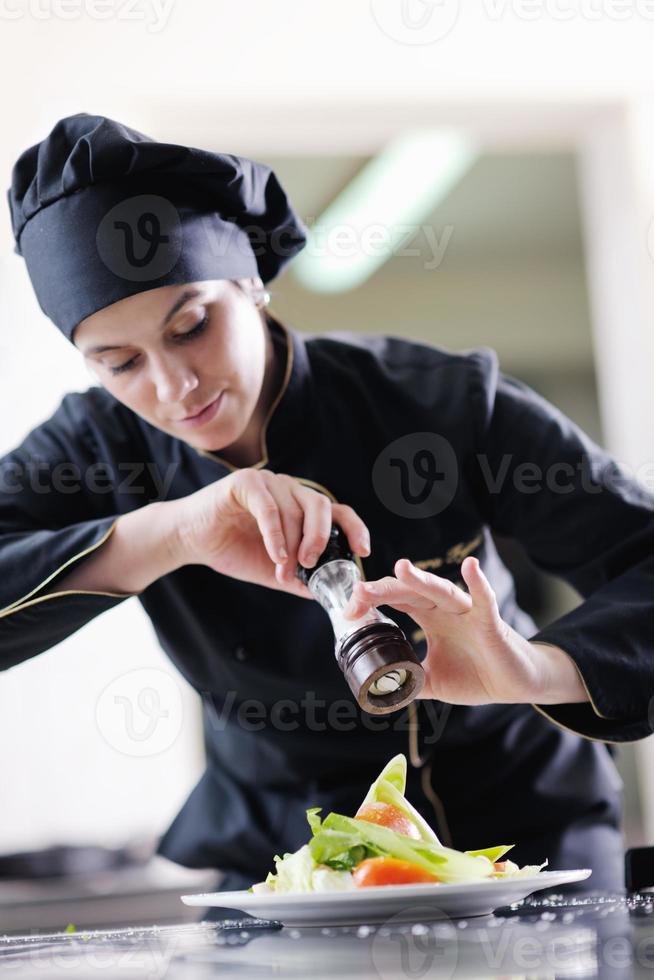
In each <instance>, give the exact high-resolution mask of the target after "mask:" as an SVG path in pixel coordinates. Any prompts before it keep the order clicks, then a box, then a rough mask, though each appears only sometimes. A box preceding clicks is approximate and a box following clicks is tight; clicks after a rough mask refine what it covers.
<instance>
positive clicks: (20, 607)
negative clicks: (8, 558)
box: [0, 589, 138, 619]
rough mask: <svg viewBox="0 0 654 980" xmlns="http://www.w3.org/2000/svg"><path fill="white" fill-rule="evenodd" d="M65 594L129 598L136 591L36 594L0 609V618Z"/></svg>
mask: <svg viewBox="0 0 654 980" xmlns="http://www.w3.org/2000/svg"><path fill="white" fill-rule="evenodd" d="M67 595H101V596H107V597H108V598H112V599H131V597H132V596H135V595H138V592H93V591H91V590H85V589H70V590H65V591H64V592H48V594H47V595H42V596H38V597H37V598H36V599H30V600H29V602H21V603H19V604H18V605H17V606H16V605H14V606H9V608H8V609H2V610H0V619H6V618H7V617H8V616H13V615H14V613H19V612H23V610H24V609H29V608H30V607H31V606H38V604H39V603H40V602H47V601H48V599H61V597H62V596H67Z"/></svg>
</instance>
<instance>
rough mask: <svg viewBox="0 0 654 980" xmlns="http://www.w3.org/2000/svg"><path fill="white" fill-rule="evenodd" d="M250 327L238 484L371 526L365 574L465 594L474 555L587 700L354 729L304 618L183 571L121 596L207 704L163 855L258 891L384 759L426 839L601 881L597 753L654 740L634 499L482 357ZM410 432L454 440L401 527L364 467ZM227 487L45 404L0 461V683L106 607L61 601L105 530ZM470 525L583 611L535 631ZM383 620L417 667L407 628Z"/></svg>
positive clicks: (197, 463) (614, 816) (101, 395)
mask: <svg viewBox="0 0 654 980" xmlns="http://www.w3.org/2000/svg"><path fill="white" fill-rule="evenodd" d="M269 323H270V325H271V329H272V330H273V331H275V332H276V333H278V334H279V336H280V338H281V342H282V344H284V343H285V345H286V352H287V353H286V357H287V362H286V374H285V377H284V381H283V385H282V388H281V389H280V392H279V394H278V398H277V400H276V402H275V403H274V404H273V407H272V410H271V413H270V414H269V418H268V421H267V425H266V429H265V433H264V435H265V450H266V454H265V457H264V458H263V459H261V460H260V461H259V462H258V463H257V464H256V465H257V467H259V468H264V467H265V468H269V469H270V470H272V471H274V472H281V473H288V474H291V475H292V476H294V477H296V478H297V479H299V480H301V481H302V482H303V483H305V484H307V485H308V486H311V487H314V488H315V489H318V490H320V491H322V492H324V493H327V494H329V495H330V496H331V497H332V498H333V499H335V500H337V501H340V502H344V503H347V504H349V505H350V506H352V507H353V508H354V510H355V511H356V512H357V513H358V514H359V515H360V516H361V518H362V519H363V520H364V521H365V523H366V524H367V526H368V527H369V529H370V532H371V538H372V554H371V555H370V557H368V558H364V559H362V560H361V563H360V564H361V568H362V570H363V573H364V575H365V577H366V578H367V579H376V578H379V577H381V576H384V575H389V574H393V566H394V563H395V561H396V560H397V559H398V558H401V557H408V558H410V559H411V560H412V561H413V562H415V563H417V564H419V565H421V567H423V568H426V569H428V570H431V571H433V572H435V573H436V574H438V575H442V576H445V577H448V578H451V579H452V581H455V582H459V583H461V577H460V565H461V562H462V561H463V558H464V557H466V555H468V554H474V555H476V556H477V558H478V559H479V561H480V562H481V565H482V568H483V570H484V572H485V574H486V576H487V577H488V579H489V581H490V583H491V585H492V586H493V588H494V590H495V592H496V595H497V598H498V604H499V609H500V613H501V615H502V617H503V618H504V620H505V621H506V622H508V623H509V624H511V625H512V626H513V627H514V628H515V629H516V630H517V631H518V632H520V633H521V634H522V635H524V636H526V637H529V638H531V639H533V640H539V641H542V642H548V643H553V644H556V645H557V646H560V647H561V648H563V649H564V650H565V651H567V652H568V653H569V654H570V655H571V656H572V658H573V659H574V661H575V663H576V664H577V666H578V667H579V669H580V672H581V674H582V677H583V679H584V682H585V685H586V687H587V689H588V692H589V695H590V699H591V700H590V702H588V703H582V704H567V705H566V704H558V705H545V706H539V705H528V704H524V705H523V704H517V705H513V704H508V705H506V704H501V705H486V706H479V707H462V706H451V705H447V704H443V703H440V702H437V701H420V702H416V703H415V704H414V705H413V706H411V707H410V708H408V709H405V710H402V711H399V712H395V713H394V714H391V715H387V716H384V717H378V716H377V717H373V716H370V715H367V714H365V713H363V712H361V711H360V710H359V709H358V707H357V706H356V703H355V701H354V699H353V697H352V696H351V694H350V691H349V689H348V687H347V685H346V683H345V680H344V678H343V676H342V674H341V673H340V671H339V669H338V667H337V665H336V663H335V660H334V650H333V646H334V637H333V633H332V628H331V624H330V622H329V619H328V617H327V614H326V613H325V612H324V611H323V610H322V608H321V607H320V606H319V605H318V603H316V602H314V601H312V600H307V599H302V598H299V597H295V596H291V595H288V594H285V593H282V592H280V591H276V590H274V589H266V588H263V587H261V586H258V585H252V584H249V583H245V582H242V581H239V580H236V579H232V578H229V577H226V576H222V575H220V574H218V573H216V572H214V571H212V570H211V569H209V568H208V567H205V566H200V565H189V566H186V567H184V568H181V569H179V570H178V571H175V572H173V573H171V574H169V575H165V576H163V577H162V578H160V579H159V580H158V581H156V582H154V583H153V584H152V585H150V586H149V587H148V588H147V589H145V590H144V591H143V592H142V593H141V594H139V596H138V598H139V600H140V602H141V603H142V605H143V608H144V609H145V611H146V612H147V614H148V615H149V617H150V619H151V621H152V623H153V626H154V628H155V630H156V634H157V636H158V639H159V641H160V643H161V645H162V647H163V649H164V650H165V651H166V653H167V654H168V656H169V657H170V659H171V660H172V661H173V663H174V664H175V665H176V667H177V668H178V669H179V670H180V671H181V673H182V674H183V676H184V677H185V678H186V679H187V681H188V682H189V683H190V684H191V685H192V686H193V687H194V688H195V689H196V690H197V691H199V692H200V693H201V695H202V705H203V717H204V735H205V743H206V756H207V765H206V771H205V773H204V775H203V776H202V778H201V780H200V781H199V783H198V785H197V786H196V787H195V789H194V790H193V792H192V793H191V795H190V797H189V799H188V801H187V802H186V804H185V805H184V807H183V809H182V810H181V812H180V813H179V815H178V816H177V818H176V819H175V820H174V822H173V824H172V826H171V827H170V828H169V829H168V831H167V832H166V833H165V835H164V836H163V838H162V840H161V842H160V846H159V851H160V853H161V854H163V855H165V856H167V857H168V858H171V859H172V860H174V861H177V862H179V863H180V864H183V865H187V866H191V867H216V868H221V869H223V870H225V871H226V872H227V876H226V878H225V882H224V887H246V886H248V885H249V884H250V883H251V882H252V881H254V880H258V879H261V878H263V877H265V875H266V873H267V872H268V870H270V868H271V859H272V856H273V855H274V854H281V853H283V852H284V851H292V850H295V849H296V848H298V847H299V846H300V845H301V844H302V843H304V842H305V841H306V839H307V835H308V827H307V824H306V819H305V809H306V808H307V807H309V806H322V807H323V808H324V810H323V812H328V811H329V810H331V809H334V810H337V811H340V812H342V813H346V814H347V813H349V814H351V813H353V812H355V810H356V808H357V807H358V805H359V803H360V801H361V799H362V796H363V794H364V793H365V791H366V789H367V787H368V785H369V783H370V782H371V780H372V779H373V778H374V776H375V775H376V773H377V772H378V770H380V769H381V768H382V766H383V765H384V764H385V763H386V761H387V760H388V759H389V758H390V757H391V756H392V755H393V754H394V753H396V752H405V753H406V754H407V755H408V757H409V759H410V762H411V765H410V767H409V777H408V786H407V793H408V797H409V798H410V799H411V800H412V801H413V802H414V803H415V804H416V806H417V807H418V808H419V809H420V811H421V812H422V813H423V814H424V816H425V817H426V818H427V819H428V820H429V821H430V822H431V823H432V824H433V826H434V828H435V829H436V831H437V833H438V834H439V836H440V837H441V839H442V840H443V842H444V843H447V844H450V845H452V846H454V847H457V848H461V849H467V848H476V847H483V846H486V845H491V844H498V843H499V844H501V843H515V844H516V847H515V849H514V851H513V852H512V857H514V858H515V860H516V861H518V862H520V863H523V862H535V861H538V862H540V861H543V860H544V859H545V858H549V861H550V865H549V866H550V867H551V868H565V867H591V868H593V869H594V874H593V876H592V879H590V881H592V883H593V886H594V887H621V886H622V856H621V838H620V833H619V830H618V826H619V821H620V814H621V782H620V779H619V776H618V774H617V771H616V769H615V767H614V764H613V761H612V759H611V747H610V743H615V742H621V741H628V740H633V739H638V738H642V737H644V736H646V735H648V734H650V731H651V727H650V720H651V719H650V709H651V704H650V700H651V697H652V694H653V693H654V656H653V653H654V640H653V638H652V628H653V626H654V498H653V497H652V496H651V495H649V494H647V493H646V492H645V491H644V490H643V489H641V488H640V487H639V485H637V483H636V482H635V481H634V480H632V479H631V478H630V477H629V476H628V475H627V474H626V473H624V472H623V471H622V470H621V469H620V468H619V467H618V466H617V464H616V463H615V462H614V461H613V460H612V459H611V457H609V456H608V455H607V454H606V453H605V452H604V451H603V450H602V449H601V448H600V447H599V446H597V445H596V444H595V443H594V442H592V441H591V440H590V439H589V438H588V437H587V436H586V435H585V434H584V433H583V432H582V431H581V430H580V429H579V428H578V427H576V426H575V425H574V424H573V423H572V422H571V421H570V420H569V419H568V418H566V417H565V416H564V415H563V414H562V413H561V412H559V411H558V410H557V409H556V408H555V407H554V406H552V405H551V404H549V403H548V402H547V401H546V400H544V399H543V398H542V397H540V396H539V395H538V394H537V393H536V392H534V391H533V390H531V389H530V388H529V387H527V386H526V385H524V384H523V383H521V382H520V381H518V380H516V379H514V378H512V377H510V376H508V375H505V374H503V373H502V372H501V371H500V370H499V366H498V359H497V355H496V354H495V352H494V351H493V350H492V349H490V348H487V347H480V348H477V349H473V350H468V351H464V352H453V351H450V350H447V349H444V348H441V347H438V346H432V345H428V344H420V343H416V342H412V341H409V340H406V339H401V338H398V337H393V336H386V337H368V336H359V335H355V334H347V333H341V332H335V333H331V334H328V335H322V336H309V335H303V334H300V333H299V332H297V331H295V330H293V329H290V328H288V327H285V326H283V325H282V324H281V323H280V322H279V321H277V320H276V318H274V317H272V316H270V318H269ZM415 433H427V434H428V436H427V437H425V436H421V437H418V442H420V439H423V440H424V438H432V437H433V435H434V434H436V436H437V437H438V438H439V439H440V440H444V442H441V443H440V445H447V446H449V447H450V449H449V450H447V451H446V452H445V456H447V454H448V452H449V458H448V460H446V462H447V465H448V466H449V471H450V475H451V472H452V466H454V468H455V474H456V479H455V481H454V483H453V484H452V485H451V486H450V491H451V493H450V495H451V498H452V499H451V500H450V501H449V502H448V503H447V506H444V507H443V509H442V510H441V511H440V512H439V513H433V510H434V508H433V507H432V508H431V511H430V510H429V507H428V508H427V511H426V512H425V513H424V516H419V515H420V513H421V512H420V511H415V510H411V507H413V503H414V501H418V503H416V506H417V507H419V506H420V503H419V500H420V494H419V492H418V490H419V487H418V490H416V487H417V485H416V483H415V480H414V483H413V484H411V486H410V487H409V484H407V487H408V488H409V489H408V491H407V495H406V498H405V502H406V503H407V506H399V507H398V506H396V505H395V504H394V503H393V501H392V500H391V501H390V504H389V498H388V493H387V489H388V488H386V489H384V485H383V480H382V482H381V483H380V480H379V478H378V477H377V476H376V475H375V474H377V473H378V472H379V470H378V468H377V469H375V466H376V464H377V467H379V459H380V458H383V454H384V453H388V447H389V446H396V447H399V448H398V449H397V453H396V455H397V456H398V458H401V457H402V452H403V448H402V447H403V446H404V447H405V448H406V446H411V445H412V444H413V443H412V440H413V441H415V437H414V434H415ZM396 440H400V442H399V443H397V442H396ZM398 454H399V455H398ZM405 455H406V454H405ZM413 464H414V465H415V468H416V470H417V471H418V472H421V471H420V466H422V467H423V470H424V467H425V465H426V464H425V460H424V459H422V460H418V459H417V456H416V454H415V453H414V454H413V456H411V453H409V457H408V459H405V461H404V463H402V462H400V463H397V462H396V463H395V464H393V465H395V466H396V467H397V470H398V477H399V475H400V472H399V471H400V470H402V469H404V470H405V476H406V470H407V466H408V467H410V466H411V465H413ZM535 468H536V469H535ZM538 468H540V470H538ZM233 469H234V467H233V466H231V465H230V464H228V463H227V462H226V461H225V460H222V459H221V457H220V455H219V454H218V453H210V452H203V451H200V450H197V449H194V448H193V447H192V446H190V445H188V444H187V443H185V442H183V441H181V440H180V439H177V438H175V437H173V436H171V435H169V434H167V433H165V432H162V431H160V430H158V429H157V428H155V427H153V426H151V425H150V424H148V423H147V422H145V421H143V420H142V419H141V418H139V417H138V416H137V415H136V414H134V413H133V412H132V411H130V410H129V409H128V408H126V407H124V406H123V405H122V404H121V403H120V402H118V401H117V400H115V399H114V398H113V397H112V396H111V395H110V394H108V393H107V392H106V391H104V390H103V389H100V388H91V389H90V390H89V391H86V392H82V393H72V394H68V395H66V397H65V398H64V399H63V401H62V402H61V405H60V407H59V408H58V409H57V410H56V412H55V413H54V415H53V416H52V417H51V418H50V419H48V420H47V421H46V422H44V423H43V424H41V425H39V426H38V427H37V428H35V429H34V430H33V431H32V432H31V433H30V434H29V435H28V436H27V438H26V439H25V440H24V441H23V443H22V444H21V445H20V446H19V447H18V448H16V449H15V450H14V451H13V452H11V453H9V454H8V455H7V456H5V457H4V458H3V459H2V460H1V461H0V610H1V611H0V666H1V667H2V668H8V667H11V666H13V665H15V664H19V663H20V662H21V661H24V660H26V659H28V658H29V657H33V656H35V655H37V654H39V653H40V652H42V651H44V650H47V649H48V648H50V647H52V646H54V645H55V644H56V643H58V642H59V641H61V640H63V639H64V638H65V637H67V636H69V635H70V634H71V633H73V632H74V631H75V630H77V629H79V628H80V627H81V626H83V625H84V624H85V623H87V622H88V621H89V620H91V619H92V618H93V617H94V616H97V615H99V614H101V613H103V612H105V611H107V610H109V609H111V608H112V607H114V606H117V605H118V604H119V603H120V602H123V601H124V599H125V597H126V596H125V595H122V594H111V593H98V592H94V593H90V592H83V591H79V590H77V591H59V592H58V591H57V589H56V585H57V580H58V578H60V577H63V576H64V575H65V574H66V571H67V570H68V569H70V568H71V566H72V565H73V563H75V562H78V561H83V560H84V558H85V556H87V555H89V554H91V553H92V552H93V551H94V550H95V549H96V548H98V547H100V546H101V545H102V543H103V542H104V541H105V540H106V539H107V537H108V535H109V534H110V533H111V531H112V528H113V526H114V523H115V521H116V519H117V517H118V516H119V515H120V514H124V513H127V512H129V511H131V510H134V509H135V508H137V507H140V506H142V505H144V504H146V503H148V502H150V501H153V500H157V499H172V498H177V497H182V496H185V495H187V494H190V493H192V492H193V491H195V490H197V489H198V488H200V487H202V486H205V485H206V484H208V483H211V482H213V481H214V480H219V479H221V478H222V477H224V476H226V475H227V474H228V473H229V472H230V471H232V470H233ZM538 472H540V473H541V480H540V482H539V481H538V479H537V478H536V476H537V473H538ZM561 487H564V488H566V487H567V489H563V490H562V489H561ZM407 508H408V509H407ZM491 530H495V531H497V532H498V533H499V534H501V535H502V536H509V537H514V538H516V539H518V540H519V541H520V542H521V543H522V544H523V545H524V547H525V549H526V551H527V553H528V555H529V556H530V558H531V559H532V561H533V562H534V563H535V564H536V565H537V566H539V567H540V568H541V569H544V570H545V571H546V572H551V573H554V574H556V575H559V576H561V577H562V578H563V579H565V580H566V581H567V582H568V583H570V584H571V585H572V586H574V588H575V589H576V590H577V591H578V592H579V593H580V594H581V596H582V597H584V600H585V601H583V602H581V604H580V605H579V606H578V608H576V609H575V610H574V611H573V612H571V613H569V614H567V615H565V616H563V617H561V618H560V619H558V620H557V621H556V622H553V623H551V624H550V625H548V626H547V627H546V628H544V629H542V630H540V631H538V632H537V631H536V627H535V624H534V623H533V621H532V620H531V619H530V618H529V617H528V616H527V615H526V614H525V612H524V611H523V610H521V609H520V608H519V607H518V606H517V604H516V600H515V594H514V583H513V580H512V577H511V575H510V573H509V572H508V570H507V569H506V567H505V566H504V565H503V564H502V562H501V560H500V558H499V556H498V553H497V551H496V548H495V546H494V543H493V539H492V537H491ZM46 588H47V589H48V590H49V591H50V592H51V593H52V594H47V595H46V594H44V592H45V589H46ZM382 608H383V611H385V612H387V613H388V614H389V615H390V616H391V617H392V618H393V619H395V620H396V621H397V622H398V623H399V624H400V625H401V626H402V627H403V629H404V630H405V632H406V633H407V636H408V637H409V639H410V640H411V642H412V643H413V644H414V646H415V648H416V650H417V651H418V653H419V655H421V656H422V655H424V652H425V640H424V635H423V634H422V633H421V631H420V630H417V629H416V624H415V622H414V621H413V620H411V619H410V618H409V617H408V616H406V615H405V614H403V613H400V612H398V611H397V610H393V609H391V608H390V607H388V608H386V607H382Z"/></svg>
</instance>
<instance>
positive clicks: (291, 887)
mask: <svg viewBox="0 0 654 980" xmlns="http://www.w3.org/2000/svg"><path fill="white" fill-rule="evenodd" d="M406 773H407V763H406V757H405V756H404V755H402V754H399V755H396V756H395V757H394V758H392V759H391V760H390V762H389V763H388V764H387V765H386V766H385V767H384V769H383V770H382V771H381V773H380V774H379V776H378V777H377V779H376V780H375V781H374V783H373V784H372V786H371V787H370V789H369V790H368V792H367V794H366V796H365V799H364V800H363V802H362V803H361V806H360V807H359V809H358V810H357V813H356V814H355V816H354V817H346V816H343V815H342V814H340V813H330V814H328V815H327V816H326V817H325V818H324V819H322V818H321V816H320V812H321V808H320V807H314V808H312V809H310V810H307V820H308V823H309V829H310V831H311V839H310V840H309V841H308V843H306V844H304V845H303V846H302V847H300V849H299V850H297V851H295V852H294V853H293V854H284V855H283V856H282V857H279V856H278V855H277V856H275V858H274V864H275V871H274V872H272V871H271V872H270V874H269V875H268V877H267V878H266V880H265V881H261V882H257V884H254V885H252V887H251V888H250V889H249V890H250V891H251V892H252V893H254V894H302V893H316V892H338V891H353V890H355V889H360V888H369V887H374V886H379V885H415V884H420V883H427V882H429V883H439V882H441V883H448V884H454V883H462V884H464V883H470V882H474V881H481V880H484V879H492V878H510V877H511V878H512V877H516V876H527V875H533V874H536V873H538V872H539V871H541V870H542V868H544V867H545V866H546V865H547V861H543V863H542V864H536V865H523V866H522V867H519V866H518V865H517V864H515V863H514V862H513V861H511V860H510V859H508V858H507V857H506V854H507V853H508V851H510V850H511V848H512V847H514V845H513V844H499V845H497V846H495V847H486V848H482V849H481V850H477V851H457V850H455V849H453V848H451V847H444V846H443V845H442V844H441V842H440V841H439V839H438V837H437V836H436V834H435V833H434V831H433V830H432V828H431V827H430V826H429V824H428V823H427V821H426V820H425V819H424V818H423V817H422V816H421V815H420V814H419V813H418V811H417V810H416V809H415V807H413V806H412V805H411V803H409V801H408V800H407V799H406V798H405V796H404V793H405V788H406Z"/></svg>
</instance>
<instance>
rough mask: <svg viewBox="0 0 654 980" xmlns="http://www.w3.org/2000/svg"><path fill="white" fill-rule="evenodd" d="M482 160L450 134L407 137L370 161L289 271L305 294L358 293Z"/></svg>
mask: <svg viewBox="0 0 654 980" xmlns="http://www.w3.org/2000/svg"><path fill="white" fill-rule="evenodd" d="M476 157H477V150H476V149H475V148H473V146H472V143H471V142H470V141H469V140H467V139H465V138H464V137H462V136H461V135H460V134H459V133H456V132H452V131H447V130H419V131H412V132H408V133H406V134H404V135H402V136H400V137H398V138H397V139H395V140H393V141H392V142H391V143H389V144H388V146H386V147H385V149H384V150H383V151H382V152H381V153H379V154H378V155H377V156H376V157H375V158H374V159H372V160H370V161H369V163H367V164H366V165H365V166H364V167H363V169H362V170H360V171H359V173H358V174H357V175H356V177H355V178H354V179H353V180H352V181H351V182H350V183H349V184H348V186H347V187H345V188H344V190H343V191H341V193H340V194H339V195H338V197H336V198H335V199H334V200H333V201H332V203H331V204H330V205H329V206H328V207H327V209H326V210H325V211H324V212H323V214H321V216H320V217H319V218H318V219H317V221H316V222H315V224H314V225H312V227H311V228H310V234H309V239H308V241H307V244H306V246H305V248H304V250H303V251H302V252H301V253H300V254H299V255H298V257H297V258H296V259H295V261H294V262H293V264H292V266H291V269H292V270H293V272H294V274H295V277H296V279H297V280H298V281H299V282H300V284H301V285H302V286H304V287H305V289H309V290H312V291H313V292H319V293H335V292H344V291H345V290H348V289H355V288H356V287H357V286H360V285H361V284H362V283H364V282H365V281H366V279H369V278H370V276H371V275H372V274H373V273H374V272H376V270H377V269H379V268H380V266H382V265H383V264H384V262H386V261H387V260H388V259H389V258H390V257H391V256H392V255H393V254H394V253H395V252H397V251H398V249H400V248H401V247H402V245H403V244H405V243H407V242H408V241H409V240H410V239H412V238H413V237H414V236H415V235H416V234H417V232H418V231H419V228H420V222H421V220H423V219H424V218H425V215H428V214H430V213H431V211H432V210H433V209H434V207H435V206H436V205H437V204H438V203H439V201H441V200H443V198H445V197H446V196H447V194H448V193H449V191H450V190H451V188H452V187H453V186H454V185H455V184H456V183H458V181H459V180H460V179H461V177H462V176H463V174H465V173H466V171H467V170H468V169H469V168H470V166H471V164H472V163H473V162H474V160H475V159H476Z"/></svg>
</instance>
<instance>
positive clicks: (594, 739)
mask: <svg viewBox="0 0 654 980" xmlns="http://www.w3.org/2000/svg"><path fill="white" fill-rule="evenodd" d="M580 703H582V702H580ZM531 707H532V708H535V709H536V711H539V712H540V714H541V715H544V716H545V717H546V718H547V719H548V721H551V722H552V724H553V725H557V726H558V727H559V728H562V729H563V730H564V731H565V732H571V734H572V735H577V736H578V737H579V738H587V739H588V741H589V742H604V744H605V745H620V742H613V741H611V739H610V738H599V737H598V736H597V735H584V733H583V732H576V731H575V730H574V728H568V726H567V725H563V724H562V723H561V722H560V721H557V720H556V718H552V716H551V715H548V713H547V712H546V711H544V710H543V709H542V708H540V707H539V706H538V705H537V704H532V705H531ZM601 717H602V715H600V718H601ZM606 720H607V721H610V720H611V719H606Z"/></svg>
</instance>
